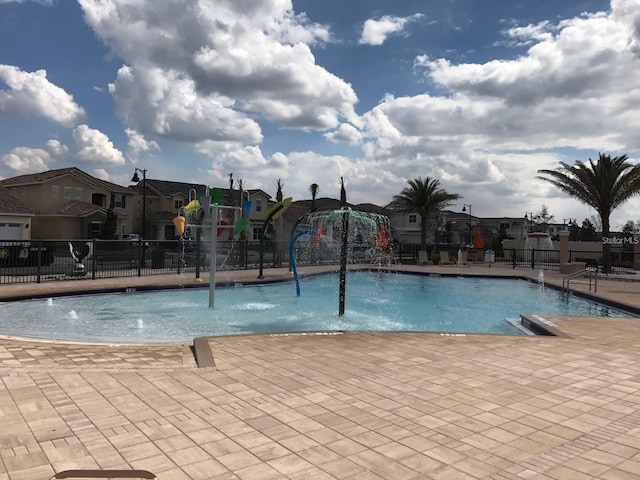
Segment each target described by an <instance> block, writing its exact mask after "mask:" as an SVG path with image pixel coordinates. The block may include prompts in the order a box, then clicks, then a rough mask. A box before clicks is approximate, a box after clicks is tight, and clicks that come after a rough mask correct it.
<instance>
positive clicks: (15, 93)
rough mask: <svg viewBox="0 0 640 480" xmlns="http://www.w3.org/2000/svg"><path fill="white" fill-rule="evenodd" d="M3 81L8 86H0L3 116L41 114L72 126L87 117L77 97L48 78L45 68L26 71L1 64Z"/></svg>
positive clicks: (1, 79) (0, 74) (0, 108)
mask: <svg viewBox="0 0 640 480" xmlns="http://www.w3.org/2000/svg"><path fill="white" fill-rule="evenodd" d="M0 81H2V82H4V83H5V84H6V86H7V88H6V89H0V117H7V118H29V117H32V116H38V117H44V118H46V119H48V120H52V121H54V122H57V123H60V124H62V125H64V126H67V127H71V126H73V125H76V124H78V123H79V122H80V121H81V120H82V119H84V117H85V116H86V114H85V111H84V110H83V109H82V108H81V107H80V106H79V105H78V104H77V103H75V101H74V100H73V96H71V95H69V94H68V93H67V92H65V91H64V90H63V89H62V88H60V87H58V86H56V85H54V84H53V83H51V82H49V80H47V72H46V71H45V70H37V71H35V72H25V71H22V70H20V69H19V68H18V67H15V66H12V65H0ZM0 86H1V85H0Z"/></svg>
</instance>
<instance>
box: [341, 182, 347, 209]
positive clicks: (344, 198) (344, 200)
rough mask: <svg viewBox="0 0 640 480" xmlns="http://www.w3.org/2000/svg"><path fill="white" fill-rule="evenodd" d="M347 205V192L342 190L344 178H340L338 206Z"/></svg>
mask: <svg viewBox="0 0 640 480" xmlns="http://www.w3.org/2000/svg"><path fill="white" fill-rule="evenodd" d="M346 205H347V191H346V190H345V188H344V177H340V206H341V207H345V206H346Z"/></svg>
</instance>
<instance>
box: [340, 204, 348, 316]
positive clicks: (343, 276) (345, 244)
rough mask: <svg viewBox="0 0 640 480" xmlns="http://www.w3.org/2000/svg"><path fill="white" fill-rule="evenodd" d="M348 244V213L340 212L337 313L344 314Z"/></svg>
mask: <svg viewBox="0 0 640 480" xmlns="http://www.w3.org/2000/svg"><path fill="white" fill-rule="evenodd" d="M348 245H349V213H348V212H344V213H343V214H342V247H341V249H340V292H339V298H338V315H340V316H342V315H344V300H345V297H346V290H347V288H346V283H347V247H348Z"/></svg>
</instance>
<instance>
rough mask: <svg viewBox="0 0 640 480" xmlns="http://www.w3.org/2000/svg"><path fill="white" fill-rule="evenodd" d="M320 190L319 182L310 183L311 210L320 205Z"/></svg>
mask: <svg viewBox="0 0 640 480" xmlns="http://www.w3.org/2000/svg"><path fill="white" fill-rule="evenodd" d="M318 190H320V186H319V185H318V184H317V183H312V184H311V185H309V192H310V193H311V210H315V209H316V208H318V206H317V205H316V197H317V196H318Z"/></svg>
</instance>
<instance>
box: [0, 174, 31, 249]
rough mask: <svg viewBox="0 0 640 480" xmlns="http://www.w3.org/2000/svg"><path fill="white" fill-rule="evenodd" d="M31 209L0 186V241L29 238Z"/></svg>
mask: <svg viewBox="0 0 640 480" xmlns="http://www.w3.org/2000/svg"><path fill="white" fill-rule="evenodd" d="M32 218H33V211H32V210H31V209H30V208H29V207H28V206H27V205H25V204H24V203H23V202H21V201H20V200H19V199H18V198H17V197H16V196H15V195H13V194H12V193H11V192H10V191H9V190H7V189H6V188H5V187H3V186H0V241H11V240H29V239H30V238H31V230H32V228H31V219H32Z"/></svg>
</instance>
